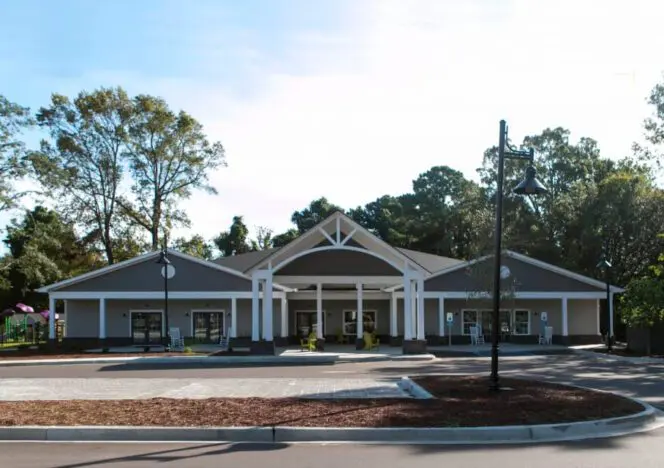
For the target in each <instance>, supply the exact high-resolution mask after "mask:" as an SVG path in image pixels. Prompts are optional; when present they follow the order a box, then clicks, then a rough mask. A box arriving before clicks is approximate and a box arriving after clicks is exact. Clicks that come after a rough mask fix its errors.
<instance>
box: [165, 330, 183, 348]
mask: <svg viewBox="0 0 664 468" xmlns="http://www.w3.org/2000/svg"><path fill="white" fill-rule="evenodd" d="M169 335H170V337H171V343H170V344H171V350H172V351H184V338H182V335H180V329H179V328H170V329H169Z"/></svg>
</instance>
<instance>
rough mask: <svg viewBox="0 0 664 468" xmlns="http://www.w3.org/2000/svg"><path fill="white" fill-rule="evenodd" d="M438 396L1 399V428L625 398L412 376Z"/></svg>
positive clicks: (604, 413) (356, 422)
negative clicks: (494, 389)
mask: <svg viewBox="0 0 664 468" xmlns="http://www.w3.org/2000/svg"><path fill="white" fill-rule="evenodd" d="M413 380H415V381H416V382H417V383H419V384H420V385H422V386H423V387H425V388H426V389H427V390H428V391H429V392H430V393H432V394H433V395H434V396H435V398H433V399H431V400H414V399H405V398H404V399H357V400H341V399H340V400H315V399H297V398H292V399H291V398H289V399H281V398H274V399H268V398H208V399H200V400H199V399H196V400H184V399H167V398H156V399H145V400H104V401H90V400H73V401H16V402H14V401H12V402H0V425H3V426H15V425H65V426H77V425H119V426H128V425H139V426H236V427H237V426H274V425H281V426H300V427H339V426H347V427H471V426H506V425H519V424H545V423H563V422H574V421H585V420H593V419H601V418H609V417H616V416H626V415H629V414H634V413H638V412H641V411H643V407H642V406H641V405H640V404H638V403H636V402H634V401H632V400H628V399H626V398H623V397H620V396H617V395H612V394H608V393H601V392H594V391H591V390H584V389H579V388H573V387H566V386H562V385H556V384H551V383H545V382H535V381H527V380H519V379H502V385H504V386H508V387H509V388H510V389H511V390H505V391H502V392H498V393H494V392H490V391H489V390H488V379H487V378H486V377H474V376H467V377H465V376H453V377H449V376H426V377H416V378H414V379H413Z"/></svg>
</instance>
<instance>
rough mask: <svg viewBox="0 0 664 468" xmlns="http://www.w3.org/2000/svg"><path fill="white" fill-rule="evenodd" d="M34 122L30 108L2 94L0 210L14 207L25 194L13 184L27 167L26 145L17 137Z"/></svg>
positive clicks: (0, 99) (0, 117) (0, 96)
mask: <svg viewBox="0 0 664 468" xmlns="http://www.w3.org/2000/svg"><path fill="white" fill-rule="evenodd" d="M32 124H33V121H32V119H31V118H30V111H29V109H28V108H26V107H21V106H19V105H18V104H14V103H13V102H10V101H9V100H7V99H6V98H5V97H4V96H2V95H0V211H5V210H7V209H9V208H13V207H14V206H15V205H16V201H17V200H18V199H19V198H20V197H21V196H22V195H23V193H16V191H15V190H14V187H13V184H12V182H13V181H15V180H16V179H17V178H20V177H23V176H24V175H25V173H26V168H27V164H26V152H25V145H24V143H23V142H22V141H21V140H19V139H18V138H17V137H18V135H20V133H21V131H22V130H23V129H25V128H28V127H29V126H31V125H32Z"/></svg>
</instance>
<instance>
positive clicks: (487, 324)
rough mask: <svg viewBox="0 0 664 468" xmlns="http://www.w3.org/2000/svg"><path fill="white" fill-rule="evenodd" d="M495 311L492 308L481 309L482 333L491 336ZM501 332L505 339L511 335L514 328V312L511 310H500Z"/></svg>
mask: <svg viewBox="0 0 664 468" xmlns="http://www.w3.org/2000/svg"><path fill="white" fill-rule="evenodd" d="M492 318H493V311H491V310H483V311H481V321H480V324H481V327H482V334H483V335H484V336H485V338H487V337H491V326H492V323H493V320H492ZM499 319H500V320H499V322H498V324H499V327H500V328H499V330H498V331H499V333H500V335H501V336H502V337H503V339H504V338H505V337H507V336H509V335H510V333H511V330H512V314H511V313H510V311H509V310H501V311H500V312H499Z"/></svg>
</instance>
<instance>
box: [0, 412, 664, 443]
mask: <svg viewBox="0 0 664 468" xmlns="http://www.w3.org/2000/svg"><path fill="white" fill-rule="evenodd" d="M641 404H643V405H644V410H643V411H642V412H640V413H637V414H634V415H630V416H623V417H619V418H609V419H601V420H595V421H582V422H573V423H564V424H539V425H530V426H526V425H524V426H504V427H501V426H493V427H462V428H458V427H454V428H343V427H332V428H331V427H283V426H274V427H141V426H106V427H99V426H68V427H57V426H48V427H43V426H12V427H0V441H59V442H92V441H94V442H129V441H131V442H210V441H216V442H238V443H239V442H243V443H252V442H253V443H302V442H310V443H311V442H337V443H386V444H442V445H453V444H455V445H464V444H473V445H478V444H481V445H490V444H528V443H545V442H561V441H571V440H583V439H595V438H605V437H616V436H622V435H628V434H633V433H637V432H644V431H648V430H653V429H656V428H659V427H663V426H664V417H662V416H661V412H659V411H658V410H657V409H655V408H654V407H652V406H650V405H647V404H645V403H642V402H641Z"/></svg>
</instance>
